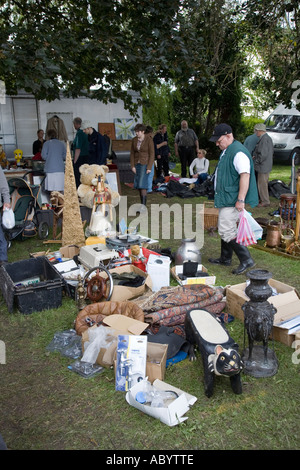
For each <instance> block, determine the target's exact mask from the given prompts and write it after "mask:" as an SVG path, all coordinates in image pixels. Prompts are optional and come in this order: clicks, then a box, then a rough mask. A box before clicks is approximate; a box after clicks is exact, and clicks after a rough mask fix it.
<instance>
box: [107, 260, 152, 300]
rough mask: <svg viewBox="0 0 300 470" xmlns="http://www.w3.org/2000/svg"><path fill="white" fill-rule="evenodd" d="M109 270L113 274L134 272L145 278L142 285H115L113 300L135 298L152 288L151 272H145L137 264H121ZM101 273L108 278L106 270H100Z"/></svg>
mask: <svg viewBox="0 0 300 470" xmlns="http://www.w3.org/2000/svg"><path fill="white" fill-rule="evenodd" d="M109 272H110V273H111V274H113V273H117V274H122V273H132V272H133V273H135V274H138V275H139V276H142V277H144V278H145V282H144V283H143V284H142V285H141V286H138V287H128V286H118V285H115V286H114V288H113V292H112V296H111V298H110V301H111V302H113V301H116V302H123V301H124V300H131V299H135V298H136V297H139V296H140V295H144V294H145V293H146V292H147V291H149V289H150V290H152V280H151V277H150V276H149V274H147V273H145V272H144V271H142V270H141V269H139V268H137V267H136V266H133V265H132V264H125V265H124V266H119V267H118V268H114V269H110V270H109ZM99 274H100V276H102V277H104V278H105V279H106V278H107V274H106V273H105V272H103V271H102V272H101V271H100V273H99Z"/></svg>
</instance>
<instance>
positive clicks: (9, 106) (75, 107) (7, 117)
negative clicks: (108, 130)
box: [0, 93, 142, 160]
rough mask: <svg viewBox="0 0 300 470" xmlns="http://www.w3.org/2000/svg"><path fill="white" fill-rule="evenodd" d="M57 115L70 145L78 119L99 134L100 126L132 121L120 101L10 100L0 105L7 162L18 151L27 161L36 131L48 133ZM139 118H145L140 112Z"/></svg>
mask: <svg viewBox="0 0 300 470" xmlns="http://www.w3.org/2000/svg"><path fill="white" fill-rule="evenodd" d="M133 96H134V97H135V96H136V97H137V95H133ZM55 114H56V115H58V116H59V117H60V118H62V119H63V121H64V123H65V127H66V130H67V134H68V138H69V141H70V142H72V140H73V138H74V136H75V130H74V128H73V124H72V121H73V119H74V118H75V117H77V116H79V117H81V118H82V120H89V121H90V122H91V124H92V127H94V128H95V129H96V130H98V123H99V122H101V123H108V122H109V123H113V122H114V119H116V118H122V119H132V116H131V115H130V112H129V111H127V110H126V109H125V108H124V105H123V102H122V101H121V100H118V101H117V103H109V104H107V105H106V104H104V103H101V102H100V101H97V100H91V99H89V98H84V97H82V98H75V99H72V98H62V99H60V100H55V101H52V102H48V101H46V100H41V101H36V100H35V99H34V97H33V96H32V95H28V94H26V93H20V94H19V95H18V96H16V97H8V96H7V97H6V99H5V103H2V104H0V144H1V143H2V145H3V147H4V151H5V153H6V156H7V158H8V159H10V160H11V159H13V158H14V154H13V151H14V150H15V149H16V148H21V149H22V150H23V153H24V156H25V157H32V143H33V142H34V141H35V140H36V139H37V130H38V129H39V128H40V129H43V130H44V131H46V126H47V121H48V119H49V118H50V117H52V116H54V115H55ZM138 114H139V116H142V109H141V108H139V110H138ZM137 122H138V121H137ZM139 122H141V121H139Z"/></svg>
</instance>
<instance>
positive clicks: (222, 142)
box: [208, 124, 258, 274]
mask: <svg viewBox="0 0 300 470" xmlns="http://www.w3.org/2000/svg"><path fill="white" fill-rule="evenodd" d="M210 141H211V142H215V143H216V145H217V146H218V147H219V148H220V150H221V151H222V152H221V155H220V158H219V162H218V165H217V168H216V171H215V200H214V203H215V207H217V208H219V218H218V232H219V235H220V237H221V256H220V257H219V258H216V259H214V258H209V260H208V261H209V262H210V263H213V264H221V265H224V266H230V265H231V258H232V254H233V252H234V253H235V254H236V255H237V257H238V259H239V261H240V264H239V266H238V267H237V268H236V269H234V270H233V271H232V272H233V274H242V273H243V272H245V271H246V270H247V269H248V268H252V267H253V266H255V262H254V260H253V259H252V258H251V255H250V253H249V250H248V248H247V247H246V246H242V245H239V244H238V243H237V242H236V236H237V223H238V221H239V212H240V211H242V210H243V209H244V208H245V204H246V203H247V204H250V206H251V207H254V206H256V205H257V204H258V194H257V186H256V179H255V173H254V167H253V161H252V157H251V155H250V153H249V151H248V150H247V149H246V147H244V146H243V145H242V144H241V143H240V142H238V141H237V140H235V139H234V137H233V134H232V128H231V127H230V126H229V125H228V124H219V125H218V126H216V127H215V130H214V133H213V135H212V137H211V138H210Z"/></svg>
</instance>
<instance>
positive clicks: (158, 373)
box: [114, 341, 168, 383]
mask: <svg viewBox="0 0 300 470" xmlns="http://www.w3.org/2000/svg"><path fill="white" fill-rule="evenodd" d="M167 353H168V345H167V344H161V343H151V342H150V341H148V342H147V360H146V377H148V380H149V382H151V383H152V382H154V380H156V379H159V380H164V379H165V373H166V364H167ZM116 362H117V361H116V352H115V354H114V368H115V372H116V367H117V364H116Z"/></svg>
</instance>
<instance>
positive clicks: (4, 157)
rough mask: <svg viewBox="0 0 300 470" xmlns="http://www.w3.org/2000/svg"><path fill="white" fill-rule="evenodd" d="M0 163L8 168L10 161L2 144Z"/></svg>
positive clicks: (0, 146) (0, 147)
mask: <svg viewBox="0 0 300 470" xmlns="http://www.w3.org/2000/svg"><path fill="white" fill-rule="evenodd" d="M0 165H1V167H2V168H3V169H5V168H7V165H8V161H7V159H6V155H5V152H4V150H3V146H2V145H0Z"/></svg>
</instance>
